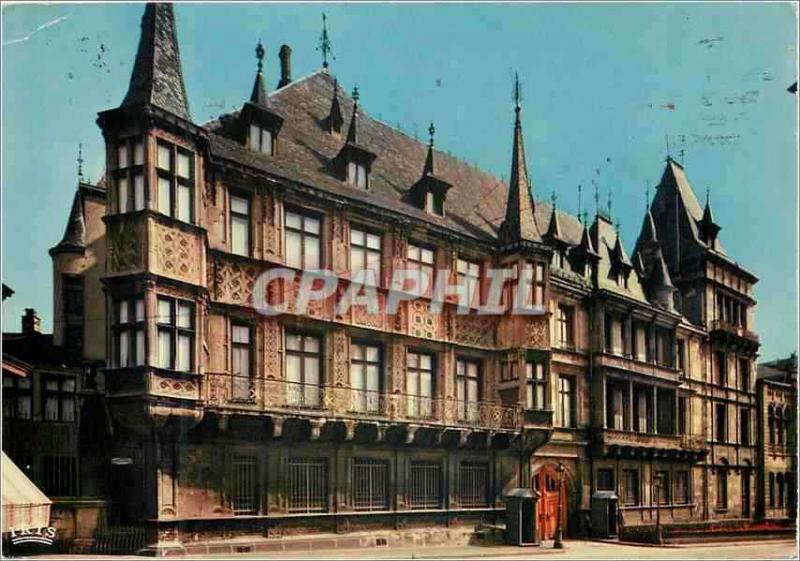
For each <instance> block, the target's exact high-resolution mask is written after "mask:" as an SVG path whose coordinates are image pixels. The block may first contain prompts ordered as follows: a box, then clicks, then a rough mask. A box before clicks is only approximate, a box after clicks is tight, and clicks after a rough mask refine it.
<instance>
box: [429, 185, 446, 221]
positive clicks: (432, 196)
mask: <svg viewBox="0 0 800 561" xmlns="http://www.w3.org/2000/svg"><path fill="white" fill-rule="evenodd" d="M425 212H427V213H428V214H435V215H437V216H444V197H441V196H438V197H437V196H436V193H434V192H432V191H428V192H427V193H426V194H425Z"/></svg>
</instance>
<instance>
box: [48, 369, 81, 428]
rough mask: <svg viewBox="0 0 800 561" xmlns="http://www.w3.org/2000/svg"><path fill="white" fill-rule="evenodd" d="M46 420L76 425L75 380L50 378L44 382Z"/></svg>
mask: <svg viewBox="0 0 800 561" xmlns="http://www.w3.org/2000/svg"><path fill="white" fill-rule="evenodd" d="M42 402H43V404H44V420H45V421H60V422H64V423H74V422H75V421H76V420H77V419H76V414H77V390H76V386H75V378H73V377H69V378H56V377H48V378H44V380H43V387H42Z"/></svg>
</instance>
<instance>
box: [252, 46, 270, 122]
mask: <svg viewBox="0 0 800 561" xmlns="http://www.w3.org/2000/svg"><path fill="white" fill-rule="evenodd" d="M256 58H257V59H258V71H257V72H256V81H255V82H254V83H253V93H251V94H250V103H255V104H256V105H260V106H262V107H266V106H267V88H266V86H265V85H264V46H263V45H262V44H261V39H259V40H258V45H257V46H256Z"/></svg>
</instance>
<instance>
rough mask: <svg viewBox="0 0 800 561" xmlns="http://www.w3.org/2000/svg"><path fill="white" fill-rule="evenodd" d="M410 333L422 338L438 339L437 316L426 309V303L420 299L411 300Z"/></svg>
mask: <svg viewBox="0 0 800 561" xmlns="http://www.w3.org/2000/svg"><path fill="white" fill-rule="evenodd" d="M410 305H411V308H410V309H411V325H410V330H411V335H413V336H414V337H421V338H423V339H438V338H439V329H438V321H437V317H439V316H434V315H433V314H432V313H431V312H430V310H429V309H428V304H427V302H425V301H422V300H414V301H413V302H411V304H410Z"/></svg>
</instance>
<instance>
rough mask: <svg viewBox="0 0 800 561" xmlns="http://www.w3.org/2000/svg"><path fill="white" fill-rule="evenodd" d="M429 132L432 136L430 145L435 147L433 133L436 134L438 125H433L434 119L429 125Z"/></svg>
mask: <svg viewBox="0 0 800 561" xmlns="http://www.w3.org/2000/svg"><path fill="white" fill-rule="evenodd" d="M428 134H429V135H430V137H431V140H430V142H429V143H428V146H430V147H431V148H433V135H434V134H436V127H434V126H433V121H431V126H429V127H428Z"/></svg>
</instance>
